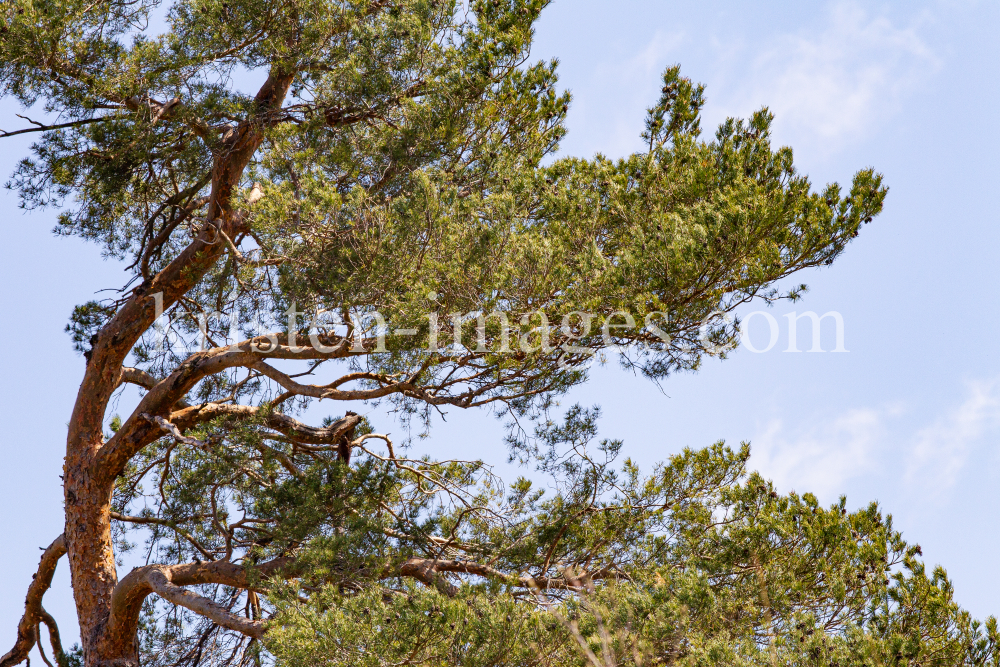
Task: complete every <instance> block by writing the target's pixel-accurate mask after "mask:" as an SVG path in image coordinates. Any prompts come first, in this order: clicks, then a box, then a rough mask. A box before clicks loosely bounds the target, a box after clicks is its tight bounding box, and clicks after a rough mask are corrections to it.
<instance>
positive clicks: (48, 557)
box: [0, 535, 66, 667]
mask: <svg viewBox="0 0 1000 667" xmlns="http://www.w3.org/2000/svg"><path fill="white" fill-rule="evenodd" d="M65 553H66V539H65V537H64V536H63V535H60V536H59V537H57V538H56V539H55V540H54V541H53V542H52V544H50V545H49V546H48V547H47V548H46V549H45V551H44V553H42V559H41V561H40V562H39V563H38V571H37V572H36V573H35V575H34V577H33V580H32V582H31V585H30V586H28V594H27V595H26V596H25V598H24V616H22V617H21V622H20V623H18V625H17V640H16V641H15V642H14V647H13V648H12V649H11V650H10V651H8V652H7V653H6V654H5V655H4V656H3V657H2V658H0V667H12V666H13V665H17V664H19V663H21V662H24V661H25V660H26V659H27V658H28V652H29V651H31V647H32V646H34V645H35V636H36V634H35V628H36V627H37V626H38V624H39V622H41V621H43V620H45V619H44V616H43V614H44V613H45V612H44V610H43V609H42V596H43V595H45V591H47V590H48V589H49V587H50V586H51V585H52V575H54V574H55V571H56V564H58V562H59V559H60V558H62V556H63V555H64V554H65ZM46 615H47V614H46ZM57 636H58V632H57Z"/></svg>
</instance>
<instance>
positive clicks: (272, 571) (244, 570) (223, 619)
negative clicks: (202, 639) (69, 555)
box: [107, 557, 295, 640]
mask: <svg viewBox="0 0 1000 667" xmlns="http://www.w3.org/2000/svg"><path fill="white" fill-rule="evenodd" d="M294 567H295V560H294V559H293V558H285V557H283V558H276V559H274V560H271V561H268V562H266V563H262V564H260V565H256V566H254V567H253V569H252V572H253V576H256V577H258V578H260V579H268V578H270V577H273V576H276V575H279V574H283V573H291V572H292V571H293V570H294ZM198 584H222V585H224V586H231V587H233V588H241V589H244V590H248V591H249V590H256V589H255V588H254V586H253V577H252V576H251V570H250V569H249V568H248V567H246V566H243V565H237V564H236V563H231V562H229V561H225V560H219V561H212V562H210V563H185V564H183V565H146V566H144V567H139V568H136V569H134V570H132V571H131V572H129V573H128V574H127V575H125V577H123V578H122V580H121V581H120V582H118V585H117V586H116V587H115V590H114V594H113V595H112V598H111V616H110V618H109V620H108V626H107V628H108V629H107V631H108V632H109V633H111V634H112V635H115V636H119V637H123V638H128V639H129V640H131V638H132V637H134V636H135V631H136V628H137V626H138V622H139V613H140V611H141V610H142V603H143V601H144V600H145V599H146V597H147V596H148V595H149V594H150V593H156V594H157V595H159V596H160V597H162V598H163V599H164V600H167V601H168V602H172V603H173V604H176V605H179V606H182V607H185V608H186V609H190V610H191V611H193V612H195V613H197V614H200V615H202V616H205V617H206V618H209V619H211V620H212V621H214V622H215V623H217V624H218V625H221V626H222V627H224V628H228V629H230V630H235V631H236V632H240V633H242V634H244V635H247V636H249V637H254V638H260V637H261V636H262V635H263V634H264V629H265V625H264V623H262V622H259V621H250V620H249V619H246V618H242V617H240V616H236V615H235V614H232V613H231V612H229V611H227V610H226V609H223V608H222V607H221V606H219V605H218V604H216V603H215V602H212V601H211V600H209V599H207V598H203V597H201V596H200V595H195V594H194V593H191V592H189V591H185V590H184V589H183V588H181V587H182V586H194V585H198Z"/></svg>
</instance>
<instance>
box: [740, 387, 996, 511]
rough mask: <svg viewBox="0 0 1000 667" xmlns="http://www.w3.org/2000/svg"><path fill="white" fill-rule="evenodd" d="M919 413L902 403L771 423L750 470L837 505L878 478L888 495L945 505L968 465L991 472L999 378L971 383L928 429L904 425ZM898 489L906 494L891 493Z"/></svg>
mask: <svg viewBox="0 0 1000 667" xmlns="http://www.w3.org/2000/svg"><path fill="white" fill-rule="evenodd" d="M904 414H909V416H910V417H911V419H909V420H908V421H909V422H910V423H912V422H913V421H914V420H913V419H912V417H913V411H912V410H907V409H906V408H905V407H904V405H903V404H901V403H896V404H890V405H886V406H882V407H877V408H857V409H852V410H848V411H846V412H844V413H843V414H840V415H836V416H833V417H831V418H827V419H819V420H812V421H809V422H808V423H807V424H799V425H792V426H789V425H788V424H787V423H786V422H785V421H784V420H779V419H775V420H772V421H770V422H768V423H767V424H766V425H765V426H764V427H763V428H761V429H760V430H759V432H758V433H757V435H756V436H755V437H754V438H753V439H752V441H751V442H752V444H753V456H752V459H751V467H753V468H755V469H756V470H759V471H760V472H761V474H763V475H764V476H765V477H768V478H770V479H773V480H774V482H775V483H776V484H777V485H778V487H779V488H782V489H784V490H786V491H787V490H789V489H796V490H798V491H800V492H804V491H811V492H813V493H815V494H817V495H818V496H819V497H821V498H822V499H823V500H824V501H832V500H833V499H834V498H835V497H836V496H837V495H839V494H840V493H842V492H844V491H845V490H846V489H847V488H849V485H850V483H851V482H852V481H855V480H857V479H859V478H863V477H875V476H877V477H878V478H879V485H880V487H881V488H882V489H883V490H884V491H890V490H894V491H897V492H904V495H906V496H907V497H909V498H912V499H914V500H917V499H941V498H942V497H943V496H944V495H947V494H948V493H949V492H950V491H953V490H954V489H955V487H956V484H957V482H958V481H959V480H960V479H961V478H962V476H963V474H966V473H968V472H970V470H969V463H970V461H972V460H976V461H977V462H978V464H979V465H980V466H982V465H986V464H992V463H993V459H994V458H995V453H994V452H993V450H994V446H993V443H994V441H995V438H996V437H997V435H1000V378H997V379H993V380H980V381H971V382H969V383H967V386H966V391H965V395H964V396H963V397H962V399H961V401H960V402H958V403H957V404H952V405H943V406H942V407H941V409H940V411H938V412H937V413H931V414H929V415H927V417H928V418H927V419H926V420H925V421H924V422H923V423H922V424H921V423H920V422H919V421H918V422H917V424H916V425H915V426H911V427H910V428H906V427H905V426H904V424H903V423H902V420H898V419H897V418H899V417H901V416H903V415H904ZM896 485H904V487H905V488H895V489H890V488H889V487H895V486H896Z"/></svg>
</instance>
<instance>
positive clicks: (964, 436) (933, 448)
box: [906, 380, 1000, 493]
mask: <svg viewBox="0 0 1000 667" xmlns="http://www.w3.org/2000/svg"><path fill="white" fill-rule="evenodd" d="M998 426H1000V381H998V380H990V381H978V382H970V383H969V385H968V395H967V396H966V399H965V401H964V402H963V403H962V404H961V405H959V406H958V407H956V408H953V409H951V410H949V411H948V412H947V413H946V414H944V415H941V416H940V417H938V418H937V419H936V420H935V421H934V422H933V423H931V424H930V425H928V426H926V427H924V428H921V429H920V430H919V431H917V433H916V437H915V439H914V444H913V448H912V450H911V452H910V456H909V461H908V465H907V469H906V478H907V481H909V482H910V483H916V484H919V485H920V486H922V487H925V488H926V489H928V490H929V491H932V492H934V493H940V492H942V491H945V490H947V489H949V488H951V487H952V486H953V485H954V484H955V480H956V478H957V477H958V475H959V473H960V472H961V470H962V468H963V467H964V466H965V464H966V462H967V461H968V459H969V455H970V454H971V453H972V449H973V447H974V446H975V445H976V444H977V442H978V441H980V440H981V439H982V438H983V437H984V436H985V435H987V434H989V433H991V432H993V431H995V430H996V429H997V427H998Z"/></svg>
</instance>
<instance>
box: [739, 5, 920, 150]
mask: <svg viewBox="0 0 1000 667" xmlns="http://www.w3.org/2000/svg"><path fill="white" fill-rule="evenodd" d="M927 21H928V16H927V14H926V13H923V12H921V13H920V14H918V15H917V16H916V17H915V18H914V20H913V21H911V23H910V25H907V26H905V27H900V26H898V25H895V24H894V23H893V22H892V21H891V20H890V19H889V18H887V17H885V16H872V15H871V14H869V12H868V11H866V10H865V9H864V8H863V7H862V6H861V5H860V4H857V3H856V2H853V1H842V2H837V3H834V4H832V5H830V6H829V9H828V12H827V17H826V20H825V23H824V26H823V27H822V28H821V29H819V30H815V29H812V30H807V31H800V32H796V33H793V34H785V35H781V36H778V37H777V38H775V39H773V44H772V45H771V46H770V47H765V48H764V49H762V50H761V51H760V52H759V53H758V54H757V55H756V56H753V55H751V56H750V63H749V66H748V68H747V69H749V72H741V74H740V75H737V76H733V75H734V74H736V73H735V72H733V71H732V70H733V69H734V68H737V67H739V69H741V70H742V69H743V62H732V60H733V59H734V57H736V54H732V53H730V54H728V55H727V56H726V57H725V59H726V60H729V61H730V62H729V63H727V64H726V66H725V67H724V68H725V69H727V70H730V71H729V72H727V74H728V76H726V78H733V79H736V80H740V81H742V82H743V83H742V85H741V86H738V87H737V89H736V92H734V93H733V94H732V95H729V96H727V99H725V100H724V101H723V104H722V106H723V107H724V108H725V110H726V111H727V112H729V113H728V115H737V116H745V115H746V114H747V113H748V112H749V111H751V110H753V109H756V108H760V107H761V106H765V105H766V106H768V107H769V108H770V109H771V110H772V111H773V112H774V113H775V115H776V117H777V122H778V123H779V127H780V128H781V129H782V134H786V133H787V134H790V135H792V137H791V138H794V142H795V144H796V145H801V144H802V143H803V141H807V142H808V141H812V142H818V143H819V147H820V148H823V149H825V151H824V152H829V151H830V150H832V149H834V148H836V147H837V144H839V143H840V142H844V141H850V140H856V139H859V138H862V137H864V136H866V135H868V134H870V133H871V132H873V131H874V130H875V129H877V127H878V126H879V125H880V124H881V123H884V122H885V121H886V120H887V119H889V118H890V117H891V116H892V115H893V114H894V113H895V112H896V111H897V110H898V109H899V108H900V106H901V104H902V103H903V102H904V100H905V98H906V97H907V96H908V95H910V94H911V93H913V92H914V90H916V89H917V88H918V87H919V86H920V84H921V82H922V81H924V80H926V77H927V74H928V73H929V72H931V71H933V70H936V69H937V68H938V67H939V62H938V59H937V58H936V57H935V55H934V54H933V53H932V51H931V49H930V48H929V47H928V45H927V44H926V42H925V41H924V39H923V38H922V37H921V35H920V30H921V28H922V26H923V25H924V24H925V23H927ZM742 56H743V58H746V56H747V54H745V53H744V54H742Z"/></svg>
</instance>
